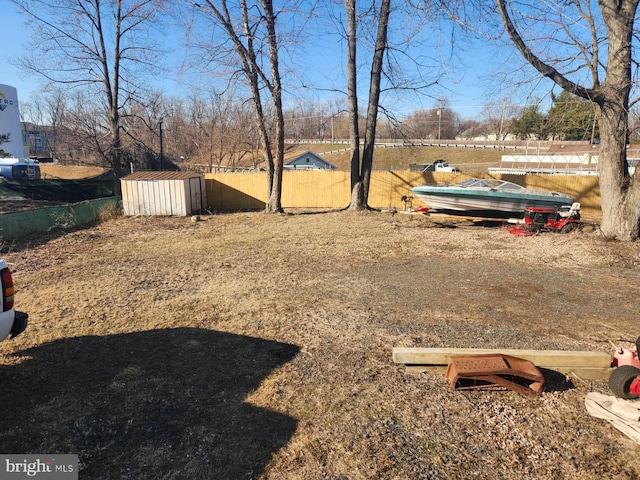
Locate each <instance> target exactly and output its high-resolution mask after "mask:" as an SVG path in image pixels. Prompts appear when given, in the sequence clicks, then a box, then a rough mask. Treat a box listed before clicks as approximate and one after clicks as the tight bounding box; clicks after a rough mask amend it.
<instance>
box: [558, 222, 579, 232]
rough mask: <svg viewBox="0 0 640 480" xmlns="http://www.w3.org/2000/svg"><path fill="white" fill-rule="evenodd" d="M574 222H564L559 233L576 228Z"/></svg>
mask: <svg viewBox="0 0 640 480" xmlns="http://www.w3.org/2000/svg"><path fill="white" fill-rule="evenodd" d="M576 226H577V225H576V224H575V223H566V224H565V225H563V226H562V229H560V233H570V232H573V231H574V230H575V229H576Z"/></svg>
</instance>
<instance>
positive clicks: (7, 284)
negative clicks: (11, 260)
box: [0, 260, 29, 341]
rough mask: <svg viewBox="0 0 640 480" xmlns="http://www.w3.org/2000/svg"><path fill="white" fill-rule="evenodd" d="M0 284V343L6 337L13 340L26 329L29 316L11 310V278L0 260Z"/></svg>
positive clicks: (12, 288)
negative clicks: (0, 291)
mask: <svg viewBox="0 0 640 480" xmlns="http://www.w3.org/2000/svg"><path fill="white" fill-rule="evenodd" d="M0 282H1V290H2V295H1V296H0V341H2V340H4V339H6V338H7V337H10V338H14V337H16V336H18V335H20V334H21V333H22V332H24V330H25V328H27V320H28V318H29V315H27V314H26V313H24V312H17V311H16V310H14V308H13V295H14V292H15V289H14V287H13V277H12V276H11V271H10V270H9V267H8V266H7V264H6V262H5V261H4V260H0Z"/></svg>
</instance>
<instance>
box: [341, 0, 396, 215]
mask: <svg viewBox="0 0 640 480" xmlns="http://www.w3.org/2000/svg"><path fill="white" fill-rule="evenodd" d="M345 7H346V10H347V44H348V60H347V98H348V102H349V107H348V108H349V117H350V121H351V128H350V135H349V143H350V145H351V203H350V205H349V210H365V209H367V208H368V205H367V199H368V197H369V185H370V182H371V169H372V168H373V148H374V144H375V139H376V127H377V121H378V109H379V102H380V90H381V81H382V65H383V60H384V54H385V50H386V48H387V32H388V29H389V16H390V13H391V0H382V2H381V4H380V9H379V13H378V16H377V19H378V21H377V25H378V28H377V34H376V39H375V47H374V53H373V58H372V61H371V75H370V82H369V102H368V105H367V116H366V124H365V135H364V143H363V151H362V159H360V131H359V126H358V120H359V115H358V93H357V58H356V57H357V55H356V53H357V43H358V40H357V34H358V28H357V16H356V1H355V0H345Z"/></svg>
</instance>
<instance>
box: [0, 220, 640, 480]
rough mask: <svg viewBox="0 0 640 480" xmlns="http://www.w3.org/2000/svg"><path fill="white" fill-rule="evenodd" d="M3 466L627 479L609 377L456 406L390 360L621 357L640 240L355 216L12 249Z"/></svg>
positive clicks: (140, 229)
mask: <svg viewBox="0 0 640 480" xmlns="http://www.w3.org/2000/svg"><path fill="white" fill-rule="evenodd" d="M4 258H5V259H6V260H7V261H8V262H10V263H11V265H12V267H13V270H14V279H15V282H16V285H17V289H18V292H17V295H16V301H17V307H18V309H20V310H24V311H26V312H28V313H29V315H30V324H29V327H28V329H27V330H26V331H25V333H24V334H23V335H21V336H20V337H18V338H16V339H13V340H7V341H5V342H2V343H1V344H0V379H1V381H2V386H3V388H2V391H1V392H0V404H2V405H3V411H4V412H5V414H4V415H2V416H1V418H0V451H3V452H12V453H77V454H79V458H80V468H81V472H80V478H83V479H85V478H86V479H89V478H90V479H114V478H118V479H145V478H148V479H157V478H163V479H186V478H188V479H212V478H216V479H241V478H265V479H296V480H297V479H335V480H338V479H350V480H356V479H418V478H421V479H461V478H465V479H487V480H488V479H492V480H493V479H497V478H501V479H514V480H521V479H522V478H535V479H559V478H562V479H596V478H597V479H625V480H626V479H630V478H640V463H639V462H638V457H639V454H640V446H638V445H636V444H635V443H633V442H632V441H631V440H628V439H627V438H626V437H625V436H623V435H622V434H621V433H619V432H618V431H617V430H615V429H614V428H613V427H611V426H610V425H609V424H608V423H606V422H605V421H603V420H599V419H596V418H592V417H590V416H589V415H588V414H587V413H586V410H585V407H584V397H585V395H586V394H587V393H588V392H590V391H600V392H604V393H608V388H607V385H606V382H604V381H582V380H579V379H575V378H574V379H571V380H566V379H565V378H564V377H562V378H560V379H558V378H554V379H550V381H549V382H548V387H547V390H546V391H545V392H544V393H543V394H542V396H541V397H539V398H534V399H531V398H525V397H523V396H520V395H518V394H516V393H514V392H510V391H466V392H453V393H451V392H449V391H448V383H447V381H446V379H445V378H444V376H443V375H430V374H407V373H406V372H405V371H404V369H403V367H402V366H399V365H396V364H394V363H393V362H392V358H391V349H392V348H393V347H395V346H405V347H412V346H415V347H486V348H527V349H564V350H594V351H606V352H610V351H611V345H610V343H609V341H615V342H618V341H619V340H620V339H622V340H635V338H636V337H638V336H639V335H640V322H639V321H638V312H639V311H640V296H639V295H638V294H637V289H638V285H640V268H639V265H640V244H638V243H635V244H620V243H615V242H607V241H604V240H603V239H602V238H600V237H599V236H598V234H597V232H596V231H595V230H594V229H592V228H587V229H585V230H584V231H582V232H573V233H571V234H569V235H560V234H543V235H539V236H535V237H517V236H513V235H510V234H509V233H507V231H506V230H505V229H504V228H501V227H492V228H489V227H486V226H481V225H472V224H469V223H467V222H449V221H442V220H438V219H436V218H435V217H427V216H420V215H403V214H397V215H395V216H394V217H392V216H391V215H390V214H387V213H373V212H372V213H366V214H354V213H349V212H339V213H327V214H299V215H265V214H262V213H238V214H229V215H216V216H209V217H203V218H202V221H199V222H192V221H191V219H189V218H123V217H116V218H112V219H109V220H107V221H105V222H104V223H102V224H100V225H98V226H95V227H92V228H88V229H86V230H80V231H75V232H68V233H66V234H65V233H57V234H47V236H39V237H34V238H31V239H28V240H26V241H23V242H21V243H14V244H7V245H4Z"/></svg>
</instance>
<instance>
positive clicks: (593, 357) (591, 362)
mask: <svg viewBox="0 0 640 480" xmlns="http://www.w3.org/2000/svg"><path fill="white" fill-rule="evenodd" d="M487 353H501V354H503V355H511V356H513V357H518V358H524V359H525V360H529V361H531V362H533V364H534V365H535V366H536V367H542V368H552V367H574V368H610V367H611V355H609V354H608V353H605V352H587V351H571V350H517V349H494V348H409V347H395V348H393V351H392V357H393V361H394V362H395V363H403V364H405V365H448V364H449V362H450V360H451V357H452V356H454V355H482V354H487Z"/></svg>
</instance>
